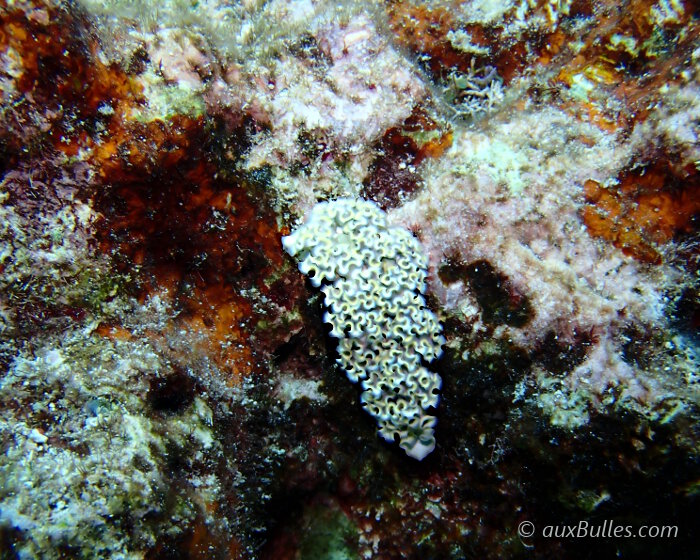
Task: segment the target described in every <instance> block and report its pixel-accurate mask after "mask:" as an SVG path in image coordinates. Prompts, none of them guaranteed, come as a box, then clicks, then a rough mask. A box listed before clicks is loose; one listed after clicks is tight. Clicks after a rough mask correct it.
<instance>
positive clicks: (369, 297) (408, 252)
mask: <svg viewBox="0 0 700 560" xmlns="http://www.w3.org/2000/svg"><path fill="white" fill-rule="evenodd" d="M282 244H283V245H284V248H285V250H286V251H287V252H288V253H289V254H290V255H292V256H294V257H296V258H297V259H298V261H299V270H301V271H302V272H303V273H304V274H306V275H307V276H309V277H310V279H311V283H312V284H313V285H314V286H316V287H320V288H321V291H322V292H323V294H324V296H325V304H326V307H327V312H326V313H325V315H324V321H326V322H327V323H329V324H330V325H331V326H332V327H333V328H332V330H331V333H330V334H331V336H334V337H336V338H338V339H339V342H338V354H339V355H340V357H339V358H338V360H337V361H338V364H339V365H340V366H341V367H342V368H343V369H344V370H345V372H346V373H347V376H348V378H349V379H350V381H352V382H353V383H357V382H360V383H361V384H362V388H363V389H364V391H363V393H362V397H361V401H362V406H363V407H364V409H365V410H366V411H367V412H369V413H370V414H371V415H372V416H374V417H375V418H376V420H377V423H378V425H379V434H380V435H381V436H382V437H383V438H384V439H386V440H387V441H392V442H393V441H394V440H395V439H397V438H398V441H399V445H400V446H401V448H402V449H404V450H405V451H406V453H407V454H408V455H409V456H411V457H414V458H415V459H418V460H422V459H423V458H424V457H425V456H426V455H428V454H429V453H430V452H431V451H432V450H433V449H434V448H435V437H434V435H433V432H434V428H435V424H436V421H437V420H436V418H435V417H434V416H432V415H430V414H428V412H427V410H428V409H429V408H430V407H435V406H437V403H438V400H439V397H438V395H437V392H438V390H439V389H440V386H441V380H440V377H439V376H438V375H437V374H435V373H433V372H431V371H430V370H428V369H427V368H426V367H425V366H424V365H423V363H427V362H430V361H432V360H434V359H436V358H438V357H439V356H440V354H442V348H441V347H442V345H443V344H444V343H445V339H444V337H443V336H442V335H441V327H440V323H439V322H438V320H437V319H436V317H435V316H434V315H433V313H432V312H431V311H430V310H429V309H428V308H427V307H426V305H425V300H424V298H423V295H422V294H423V293H424V292H425V277H426V267H427V261H426V258H425V256H424V254H423V251H422V247H421V245H420V243H419V242H418V241H417V240H416V239H415V238H414V237H413V236H412V235H411V234H410V233H409V232H408V231H407V230H405V229H402V228H400V227H395V226H390V225H389V224H388V222H387V217H386V214H385V213H384V212H383V211H382V210H381V209H380V208H378V207H377V206H376V205H375V204H374V203H372V202H367V201H363V200H352V199H338V200H335V201H333V202H321V203H319V204H317V205H316V206H315V207H314V208H313V210H312V211H311V214H310V216H309V219H308V220H307V221H306V223H305V224H304V225H302V226H301V227H299V228H298V229H297V230H296V231H295V232H294V233H292V234H291V235H289V236H287V237H284V238H283V239H282Z"/></svg>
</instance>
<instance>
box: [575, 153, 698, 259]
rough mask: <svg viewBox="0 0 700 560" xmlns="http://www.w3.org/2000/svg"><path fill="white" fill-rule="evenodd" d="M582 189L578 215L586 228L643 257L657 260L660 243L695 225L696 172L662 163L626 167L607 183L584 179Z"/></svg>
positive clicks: (696, 205)
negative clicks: (686, 174) (685, 172)
mask: <svg viewBox="0 0 700 560" xmlns="http://www.w3.org/2000/svg"><path fill="white" fill-rule="evenodd" d="M584 193H585V196H586V202H587V203H588V205H586V206H585V207H584V208H583V211H582V217H583V221H584V223H585V224H586V227H587V228H588V231H589V233H590V234H591V235H593V236H594V237H600V238H602V239H605V240H606V241H609V242H611V243H612V244H613V245H615V246H616V247H618V248H620V249H621V250H622V251H623V253H625V254H626V255H629V256H632V257H634V258H635V259H637V260H640V261H642V262H647V263H654V264H658V263H660V262H661V254H660V251H659V249H660V246H661V245H662V244H664V243H666V242H668V241H670V240H671V239H673V238H674V237H675V236H677V235H680V234H683V233H691V232H693V231H694V230H696V229H697V226H694V219H695V218H696V217H697V215H698V213H699V212H700V180H699V178H698V175H697V173H695V174H693V175H690V176H689V177H680V176H678V175H676V174H675V173H674V172H673V171H672V169H671V168H670V166H669V164H668V163H665V162H662V163H657V164H654V165H651V166H649V167H645V168H643V169H642V170H635V171H629V172H624V173H622V174H621V175H620V177H618V180H617V182H616V184H615V185H614V186H610V187H604V186H602V185H600V184H599V183H597V182H596V181H593V180H588V181H586V183H585V185H584Z"/></svg>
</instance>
